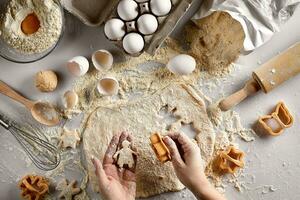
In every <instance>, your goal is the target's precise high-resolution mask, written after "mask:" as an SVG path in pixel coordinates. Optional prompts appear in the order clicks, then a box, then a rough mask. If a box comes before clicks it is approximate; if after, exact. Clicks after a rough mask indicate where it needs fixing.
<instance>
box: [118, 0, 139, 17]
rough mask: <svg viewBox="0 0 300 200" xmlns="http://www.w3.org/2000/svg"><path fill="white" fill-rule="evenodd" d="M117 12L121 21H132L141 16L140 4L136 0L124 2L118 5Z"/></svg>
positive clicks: (123, 0) (124, 0) (125, 0)
mask: <svg viewBox="0 0 300 200" xmlns="http://www.w3.org/2000/svg"><path fill="white" fill-rule="evenodd" d="M117 12H118V15H119V16H120V18H121V19H123V20H125V21H131V20H133V19H135V18H136V17H137V16H138V14H139V12H138V4H137V3H136V2H135V1H134V0H122V1H120V3H119V5H118V8H117Z"/></svg>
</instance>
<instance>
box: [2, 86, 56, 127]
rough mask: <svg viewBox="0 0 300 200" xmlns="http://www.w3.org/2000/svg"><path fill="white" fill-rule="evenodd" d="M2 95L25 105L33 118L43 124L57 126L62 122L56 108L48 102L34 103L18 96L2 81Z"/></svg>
mask: <svg viewBox="0 0 300 200" xmlns="http://www.w3.org/2000/svg"><path fill="white" fill-rule="evenodd" d="M0 93H2V94H4V95H5V96H7V97H10V98H12V99H13V100H15V101H17V102H19V103H21V104H23V105H24V106H25V107H26V108H27V109H28V110H29V111H30V112H31V115H32V116H33V118H34V119H35V120H36V121H38V122H39V123H41V124H44V125H47V126H55V125H57V124H59V122H60V116H59V114H58V112H57V111H56V109H55V107H54V106H53V105H51V104H50V103H47V102H34V101H31V100H29V99H26V98H25V97H23V96H22V95H20V94H18V93H17V92H16V91H14V90H13V89H12V88H11V87H9V86H8V85H7V84H5V83H4V82H3V81H1V80H0Z"/></svg>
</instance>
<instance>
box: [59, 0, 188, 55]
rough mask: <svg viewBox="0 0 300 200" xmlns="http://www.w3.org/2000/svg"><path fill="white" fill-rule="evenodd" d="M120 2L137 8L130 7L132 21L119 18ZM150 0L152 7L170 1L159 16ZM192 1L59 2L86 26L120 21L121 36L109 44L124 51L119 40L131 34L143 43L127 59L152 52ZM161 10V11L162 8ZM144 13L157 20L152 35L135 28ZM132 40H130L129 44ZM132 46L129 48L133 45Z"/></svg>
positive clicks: (93, 0)
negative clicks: (133, 11) (135, 12)
mask: <svg viewBox="0 0 300 200" xmlns="http://www.w3.org/2000/svg"><path fill="white" fill-rule="evenodd" d="M124 1H127V2H131V4H136V5H137V7H134V10H135V11H137V13H138V14H137V15H136V16H135V17H134V18H133V19H130V20H126V18H125V20H124V17H122V14H121V13H120V11H119V12H118V10H119V9H118V7H119V4H121V3H124ZM152 1H155V2H156V4H161V2H168V1H170V2H171V9H170V11H169V12H168V13H166V14H165V13H162V15H159V12H155V11H154V9H153V7H152V8H151V5H152V4H153V3H152ZM192 1H193V0H164V1H161V0H101V1H99V0H61V3H62V5H63V7H64V8H65V9H66V10H68V11H69V12H71V13H72V14H74V15H75V16H77V17H78V18H79V19H80V20H81V21H82V22H83V23H84V24H86V25H88V26H94V27H97V26H100V25H102V24H104V23H105V22H107V21H109V20H110V19H118V20H121V21H122V22H123V24H124V25H122V31H124V32H125V34H124V35H123V36H122V37H121V38H119V39H118V40H111V41H112V42H113V43H114V44H116V45H117V46H119V47H121V48H122V49H124V45H123V43H124V42H123V39H124V38H125V37H126V35H128V34H130V33H134V34H135V36H136V37H135V38H142V39H143V43H144V44H143V45H142V48H140V49H141V50H140V51H138V52H132V51H130V52H128V51H127V52H126V51H125V50H124V51H125V52H126V53H128V54H130V55H131V56H138V55H140V54H141V53H143V52H144V51H145V52H147V53H149V54H151V55H153V54H154V53H155V51H156V50H157V49H158V48H159V47H160V45H161V44H162V43H163V41H164V40H165V39H166V38H167V37H168V35H169V34H170V33H171V32H172V31H173V29H174V28H175V27H176V25H177V23H178V21H179V20H180V19H181V18H182V17H183V16H184V14H185V13H186V12H187V10H188V8H189V7H190V5H191V3H192ZM157 2H158V3H157ZM131 8H132V7H131ZM163 9H165V8H164V7H163ZM153 11H154V12H153ZM120 14H121V16H120ZM145 14H149V15H152V16H154V17H155V18H156V19H157V22H158V27H157V29H156V30H155V32H154V33H152V34H142V33H141V32H140V30H139V28H138V26H137V23H138V22H137V21H138V19H139V18H140V17H141V16H142V15H145ZM137 34H138V35H139V36H138V35H137ZM131 35H132V34H131ZM106 36H107V35H106ZM140 36H141V37H140ZM135 38H133V41H134V40H135ZM131 43H132V42H131ZM136 44H137V43H136ZM136 44H130V45H133V46H134V45H136ZM137 50H139V49H137Z"/></svg>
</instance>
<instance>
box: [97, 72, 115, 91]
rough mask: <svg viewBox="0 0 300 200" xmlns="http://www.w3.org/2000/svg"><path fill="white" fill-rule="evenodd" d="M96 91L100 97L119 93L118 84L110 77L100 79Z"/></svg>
mask: <svg viewBox="0 0 300 200" xmlns="http://www.w3.org/2000/svg"><path fill="white" fill-rule="evenodd" d="M97 90H98V92H99V94H101V95H107V96H109V95H116V94H118V91H119V82H118V80H117V79H116V78H114V77H111V76H107V77H104V78H101V79H100V80H99V82H98V84H97Z"/></svg>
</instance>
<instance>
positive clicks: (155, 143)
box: [150, 133, 171, 163]
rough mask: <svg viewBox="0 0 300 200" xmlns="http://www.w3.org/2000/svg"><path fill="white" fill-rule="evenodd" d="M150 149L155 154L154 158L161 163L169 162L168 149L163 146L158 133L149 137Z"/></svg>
mask: <svg viewBox="0 0 300 200" xmlns="http://www.w3.org/2000/svg"><path fill="white" fill-rule="evenodd" d="M150 141H151V147H152V149H153V151H154V152H155V155H156V157H157V158H158V160H159V161H160V162H162V163H165V162H167V161H169V160H171V155H170V151H169V149H168V147H167V146H166V145H165V143H164V141H163V140H162V138H161V136H160V134H159V133H154V134H152V135H151V136H150Z"/></svg>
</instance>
